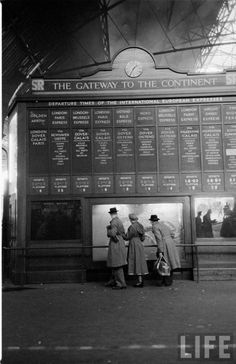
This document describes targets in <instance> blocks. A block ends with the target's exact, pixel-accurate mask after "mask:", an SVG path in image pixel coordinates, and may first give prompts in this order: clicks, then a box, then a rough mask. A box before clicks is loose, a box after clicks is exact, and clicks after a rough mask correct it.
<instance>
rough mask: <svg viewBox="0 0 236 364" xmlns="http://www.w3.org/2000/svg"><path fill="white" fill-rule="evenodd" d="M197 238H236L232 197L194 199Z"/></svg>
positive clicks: (235, 219)
mask: <svg viewBox="0 0 236 364" xmlns="http://www.w3.org/2000/svg"><path fill="white" fill-rule="evenodd" d="M195 223H196V237H197V238H232V237H236V199H235V198H234V197H196V198H195Z"/></svg>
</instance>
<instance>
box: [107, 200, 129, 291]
mask: <svg viewBox="0 0 236 364" xmlns="http://www.w3.org/2000/svg"><path fill="white" fill-rule="evenodd" d="M108 212H109V214H110V215H111V221H110V224H109V225H108V226H107V236H108V237H109V238H110V240H109V247H108V254H107V266H108V267H111V269H112V278H111V279H110V281H109V282H108V283H107V284H106V286H110V287H112V288H113V289H123V288H126V282H125V276H124V270H123V266H124V265H126V264H127V259H126V257H127V253H126V247H125V242H124V237H125V229H124V226H123V223H122V221H121V220H120V219H119V217H118V215H117V213H118V210H117V209H116V207H112V208H110V211H108Z"/></svg>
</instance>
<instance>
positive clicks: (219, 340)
mask: <svg viewBox="0 0 236 364" xmlns="http://www.w3.org/2000/svg"><path fill="white" fill-rule="evenodd" d="M178 344H179V345H178V348H179V353H178V354H179V359H180V360H186V359H187V360H188V361H190V360H192V361H195V360H196V361H198V362H199V363H202V362H203V361H202V360H204V363H205V362H206V361H208V360H209V361H211V362H213V363H214V361H216V360H217V361H218V360H220V361H221V360H222V362H223V361H227V362H232V363H233V354H234V353H233V351H234V349H235V347H236V345H234V340H233V335H232V334H212V333H211V334H180V335H179V336H178Z"/></svg>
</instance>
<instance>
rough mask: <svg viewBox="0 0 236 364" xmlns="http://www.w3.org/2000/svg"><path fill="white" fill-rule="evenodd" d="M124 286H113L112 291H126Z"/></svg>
mask: <svg viewBox="0 0 236 364" xmlns="http://www.w3.org/2000/svg"><path fill="white" fill-rule="evenodd" d="M126 288H127V287H126V286H114V287H112V289H126Z"/></svg>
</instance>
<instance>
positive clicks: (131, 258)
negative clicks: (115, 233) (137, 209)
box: [125, 214, 148, 288]
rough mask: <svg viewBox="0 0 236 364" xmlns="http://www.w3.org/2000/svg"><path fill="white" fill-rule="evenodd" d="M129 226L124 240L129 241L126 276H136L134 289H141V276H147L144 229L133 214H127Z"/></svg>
mask: <svg viewBox="0 0 236 364" xmlns="http://www.w3.org/2000/svg"><path fill="white" fill-rule="evenodd" d="M129 219H130V222H131V225H130V226H129V228H128V231H127V233H126V237H125V240H129V249H128V274H129V275H136V276H138V282H137V283H136V284H135V285H134V287H139V288H141V287H143V276H144V275H145V274H148V268H147V263H146V259H145V254H144V247H143V244H142V241H144V239H145V232H144V227H143V225H141V224H140V223H139V222H138V217H137V216H136V215H135V214H129Z"/></svg>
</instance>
